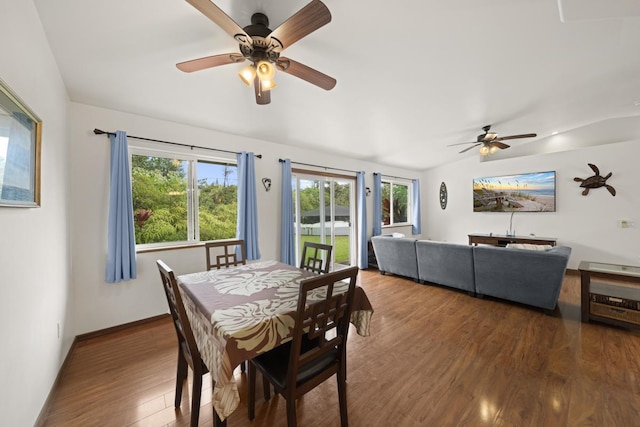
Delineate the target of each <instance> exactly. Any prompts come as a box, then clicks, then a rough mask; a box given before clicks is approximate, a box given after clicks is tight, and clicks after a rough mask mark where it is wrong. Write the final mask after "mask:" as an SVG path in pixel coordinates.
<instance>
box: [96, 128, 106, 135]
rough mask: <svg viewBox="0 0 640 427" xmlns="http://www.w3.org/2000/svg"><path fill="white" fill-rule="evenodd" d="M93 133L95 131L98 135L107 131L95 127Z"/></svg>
mask: <svg viewBox="0 0 640 427" xmlns="http://www.w3.org/2000/svg"><path fill="white" fill-rule="evenodd" d="M93 133H95V134H96V135H104V134H105V133H106V132H105V131H103V130H100V129H94V130H93Z"/></svg>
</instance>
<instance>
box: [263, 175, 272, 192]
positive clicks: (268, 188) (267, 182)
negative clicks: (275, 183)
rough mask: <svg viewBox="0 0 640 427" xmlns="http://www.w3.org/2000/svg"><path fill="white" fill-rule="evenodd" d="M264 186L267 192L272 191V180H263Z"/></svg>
mask: <svg viewBox="0 0 640 427" xmlns="http://www.w3.org/2000/svg"><path fill="white" fill-rule="evenodd" d="M262 185H264V189H265V190H266V191H269V190H271V178H262Z"/></svg>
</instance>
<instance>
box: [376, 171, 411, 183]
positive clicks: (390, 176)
mask: <svg viewBox="0 0 640 427" xmlns="http://www.w3.org/2000/svg"><path fill="white" fill-rule="evenodd" d="M380 175H382V176H386V177H387V178H395V179H404V180H406V181H413V180H414V179H415V178H403V177H401V176H393V175H385V174H383V173H381V174H380Z"/></svg>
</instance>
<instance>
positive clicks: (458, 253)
mask: <svg viewBox="0 0 640 427" xmlns="http://www.w3.org/2000/svg"><path fill="white" fill-rule="evenodd" d="M416 255H417V258H418V278H419V279H420V281H425V282H430V283H437V284H439V285H445V286H450V287H453V288H458V289H462V290H465V291H468V292H472V293H473V292H475V284H474V272H473V246H469V245H461V244H456V243H444V242H434V241H429V240H418V241H417V242H416Z"/></svg>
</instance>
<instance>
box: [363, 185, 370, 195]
mask: <svg viewBox="0 0 640 427" xmlns="http://www.w3.org/2000/svg"><path fill="white" fill-rule="evenodd" d="M364 194H365V196H367V197H369V195H371V188H369V187H365V188H364Z"/></svg>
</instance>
